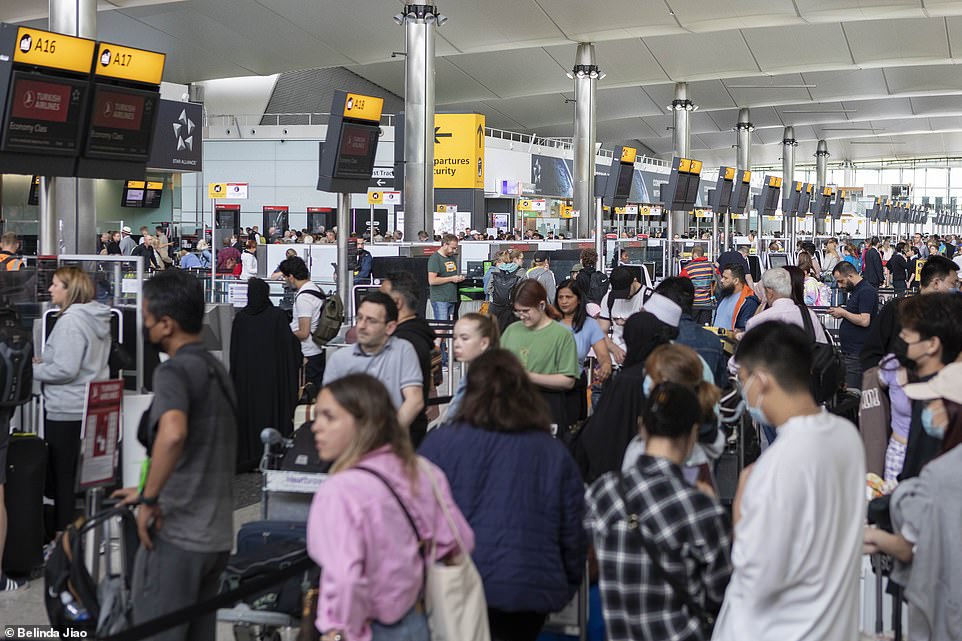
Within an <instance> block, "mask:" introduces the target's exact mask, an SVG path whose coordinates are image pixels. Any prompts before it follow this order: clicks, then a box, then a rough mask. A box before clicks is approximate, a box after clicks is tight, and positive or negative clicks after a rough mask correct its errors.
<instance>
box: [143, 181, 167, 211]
mask: <svg viewBox="0 0 962 641" xmlns="http://www.w3.org/2000/svg"><path fill="white" fill-rule="evenodd" d="M163 197H164V183H162V182H152V181H149V180H148V181H147V188H146V189H145V190H144V207H146V208H147V209H157V208H158V207H160V201H161V199H162V198H163Z"/></svg>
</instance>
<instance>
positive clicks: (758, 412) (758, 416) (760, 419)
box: [742, 375, 771, 425]
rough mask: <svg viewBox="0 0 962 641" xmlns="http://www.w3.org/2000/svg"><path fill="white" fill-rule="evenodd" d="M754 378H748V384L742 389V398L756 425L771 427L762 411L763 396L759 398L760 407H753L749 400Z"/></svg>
mask: <svg viewBox="0 0 962 641" xmlns="http://www.w3.org/2000/svg"><path fill="white" fill-rule="evenodd" d="M752 376H754V375H752ZM752 376H750V377H749V378H748V382H747V383H745V387H743V388H742V398H743V399H745V409H746V410H748V415H749V416H751V417H752V420H754V421H755V422H756V423H759V424H761V425H771V422H770V421H769V420H768V417H767V416H765V411H764V410H763V409H762V406H761V402H762V399H761V396H759V398H758V403H759V404H758V405H752V403H751V401H749V400H748V388H749V387H751V385H752V382H753V381H754V380H755V379H754V378H752Z"/></svg>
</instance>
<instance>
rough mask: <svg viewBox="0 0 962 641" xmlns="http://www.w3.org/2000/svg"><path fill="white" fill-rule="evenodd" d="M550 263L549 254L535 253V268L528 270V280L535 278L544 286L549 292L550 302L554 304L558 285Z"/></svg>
mask: <svg viewBox="0 0 962 641" xmlns="http://www.w3.org/2000/svg"><path fill="white" fill-rule="evenodd" d="M548 263H549V259H548V252H544V251H538V252H535V253H534V267H532V268H531V269H529V270H528V278H533V279H534V280H536V281H538V282H539V283H541V284H542V285H543V286H544V290H545V291H546V292H548V302H549V303H552V304H553V303H554V297H555V293H556V292H557V290H558V285H557V283H556V282H555V278H554V272H552V271H551V268H550V267H549V265H548Z"/></svg>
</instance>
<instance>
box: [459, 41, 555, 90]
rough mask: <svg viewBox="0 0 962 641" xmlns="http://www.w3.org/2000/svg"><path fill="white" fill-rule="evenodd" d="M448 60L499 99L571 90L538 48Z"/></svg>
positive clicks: (495, 52)
mask: <svg viewBox="0 0 962 641" xmlns="http://www.w3.org/2000/svg"><path fill="white" fill-rule="evenodd" d="M448 60H449V62H450V63H451V64H453V65H455V66H456V67H458V68H459V69H460V70H461V71H463V72H465V73H466V74H468V75H469V76H471V77H472V78H474V79H475V80H477V81H478V82H480V83H481V84H482V85H483V86H485V87H487V88H488V89H489V90H491V91H492V92H494V93H495V95H497V96H500V97H501V98H514V97H518V96H530V95H535V94H545V93H552V92H559V93H560V92H562V91H569V90H570V89H571V80H570V79H569V78H568V77H567V76H565V73H566V69H565V68H564V67H561V66H560V65H559V64H558V63H557V62H555V61H554V59H553V58H552V57H551V56H549V55H548V54H547V53H546V52H545V50H544V49H541V48H533V49H515V50H510V51H491V52H487V53H474V54H464V55H460V56H451V57H450V58H449V59H448Z"/></svg>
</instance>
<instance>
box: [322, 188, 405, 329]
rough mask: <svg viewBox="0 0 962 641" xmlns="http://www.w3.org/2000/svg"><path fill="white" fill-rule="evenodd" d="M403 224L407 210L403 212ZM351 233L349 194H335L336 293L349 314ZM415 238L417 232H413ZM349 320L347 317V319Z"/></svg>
mask: <svg viewBox="0 0 962 641" xmlns="http://www.w3.org/2000/svg"><path fill="white" fill-rule="evenodd" d="M404 220H405V223H404V224H405V226H406V225H407V222H406V221H407V212H405V218H404ZM350 235H351V194H338V195H337V295H338V296H340V297H341V301H342V302H343V303H344V309H345V310H347V311H346V313H347V314H350V310H351V309H352V307H351V302H350V301H351V288H352V287H353V286H354V278H353V277H352V276H351V266H350V265H348V264H347V239H348V236H350ZM414 237H415V238H417V232H414ZM348 320H349V319H348Z"/></svg>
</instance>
